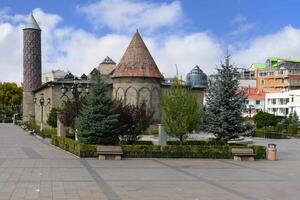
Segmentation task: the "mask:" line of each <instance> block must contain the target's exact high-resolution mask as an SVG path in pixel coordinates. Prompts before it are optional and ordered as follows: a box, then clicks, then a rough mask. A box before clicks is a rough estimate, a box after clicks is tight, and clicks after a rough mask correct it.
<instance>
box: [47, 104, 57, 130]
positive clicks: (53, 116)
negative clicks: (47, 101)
mask: <svg viewBox="0 0 300 200" xmlns="http://www.w3.org/2000/svg"><path fill="white" fill-rule="evenodd" d="M57 111H58V109H57V108H52V109H51V111H50V113H49V116H48V120H47V124H48V125H49V126H52V127H54V128H56V127H57Z"/></svg>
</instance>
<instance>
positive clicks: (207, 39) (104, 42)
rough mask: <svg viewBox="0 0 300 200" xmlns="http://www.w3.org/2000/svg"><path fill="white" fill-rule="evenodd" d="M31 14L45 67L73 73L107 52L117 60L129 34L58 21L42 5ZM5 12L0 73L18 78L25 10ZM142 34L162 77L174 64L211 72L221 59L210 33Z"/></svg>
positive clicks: (171, 71)
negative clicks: (97, 31)
mask: <svg viewBox="0 0 300 200" xmlns="http://www.w3.org/2000/svg"><path fill="white" fill-rule="evenodd" d="M34 15H35V17H36V20H37V21H38V23H39V25H40V27H41V29H42V55H43V58H42V64H43V66H42V68H43V72H47V71H50V70H52V69H57V68H60V69H64V70H70V71H72V72H73V73H74V74H77V75H81V74H82V73H89V72H90V71H91V70H92V69H93V67H96V66H97V65H98V64H99V63H100V62H101V61H102V60H103V59H104V58H105V57H106V56H107V55H108V56H110V57H111V58H112V59H114V60H115V61H116V62H119V60H120V59H121V56H122V55H123V53H124V52H125V50H126V48H127V46H128V44H129V42H130V39H131V37H132V35H127V34H126V35H123V34H106V35H102V36H96V35H95V34H93V33H90V32H87V31H85V30H81V29H75V28H74V27H67V26H62V25H61V24H60V22H61V21H62V20H63V19H62V18H61V17H60V16H58V15H56V14H50V13H45V12H44V11H43V10H41V9H35V10H34ZM6 16H8V18H6V21H5V22H0V29H1V32H0V70H1V72H3V73H2V75H0V81H16V82H21V81H22V65H23V64H22V28H24V23H23V22H24V21H25V20H26V19H28V16H29V15H26V16H25V15H13V16H9V15H6ZM8 19H10V20H8ZM16 19H18V20H16ZM16 21H18V23H17V24H15V23H16ZM142 35H143V32H142ZM144 39H145V42H146V44H147V46H148V47H149V49H150V52H151V54H152V55H153V57H154V58H155V60H156V62H157V65H158V66H159V68H160V70H161V72H162V73H163V74H165V75H166V76H174V75H175V73H176V70H175V67H174V65H175V64H177V65H178V68H179V72H180V73H181V74H182V75H183V77H185V74H186V73H187V72H188V71H189V70H190V69H191V68H192V67H194V66H195V65H197V64H198V65H199V66H200V67H203V69H204V71H211V69H210V68H209V67H211V66H214V65H215V63H216V62H215V61H217V62H218V61H219V60H220V54H221V48H220V45H219V44H218V42H217V41H216V40H215V39H213V38H212V37H211V36H210V35H209V34H208V33H192V34H187V35H183V36H179V35H176V34H174V35H170V36H168V37H167V38H161V37H158V36H156V35H155V34H153V35H152V36H148V37H145V38H144ZM4 74H5V75H4Z"/></svg>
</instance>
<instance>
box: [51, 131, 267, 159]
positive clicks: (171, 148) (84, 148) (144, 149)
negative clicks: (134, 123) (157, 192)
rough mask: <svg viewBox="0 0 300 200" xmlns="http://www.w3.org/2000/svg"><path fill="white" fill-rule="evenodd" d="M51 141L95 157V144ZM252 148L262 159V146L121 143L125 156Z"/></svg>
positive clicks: (219, 153)
mask: <svg viewBox="0 0 300 200" xmlns="http://www.w3.org/2000/svg"><path fill="white" fill-rule="evenodd" d="M51 143H52V144H53V145H55V146H58V147H59V148H62V149H64V150H66V151H69V152H71V153H73V154H75V155H77V156H79V157H97V146H96V145H88V144H81V143H79V142H78V141H75V140H72V139H69V138H65V137H59V136H55V135H53V136H52V141H51ZM234 147H236V148H249V147H250V148H253V149H254V152H255V153H256V159H264V158H265V152H266V147H264V146H258V145H253V146H249V147H248V146H244V147H243V146H229V145H182V146H180V145H167V146H165V147H164V148H163V150H162V151H161V150H160V146H155V145H122V149H123V153H124V155H123V157H125V158H213V159H230V158H232V155H231V149H232V148H234Z"/></svg>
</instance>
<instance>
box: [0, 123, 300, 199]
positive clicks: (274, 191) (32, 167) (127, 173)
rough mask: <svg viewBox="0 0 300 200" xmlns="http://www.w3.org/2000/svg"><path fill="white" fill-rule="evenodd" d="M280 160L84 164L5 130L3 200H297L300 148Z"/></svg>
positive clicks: (283, 144) (0, 164)
mask: <svg viewBox="0 0 300 200" xmlns="http://www.w3.org/2000/svg"><path fill="white" fill-rule="evenodd" d="M256 142H257V143H259V144H267V143H277V144H278V148H279V151H280V153H279V160H278V161H276V162H272V161H256V162H237V161H233V160H207V159H194V160H187V159H177V160H176V159H132V160H123V161H99V160H97V159H79V158H77V157H75V156H73V155H71V154H69V153H67V152H64V151H62V150H60V149H58V148H56V147H53V146H51V145H49V144H48V143H46V142H43V141H41V140H39V139H37V138H35V137H33V136H30V135H29V134H28V133H26V132H24V131H23V130H21V129H20V128H19V127H18V126H14V125H11V124H0V200H8V199H9V200H17V199H19V200H21V199H28V200H29V199H30V200H33V199H41V200H46V199H70V200H71V199H72V200H79V199H81V200H93V199H97V200H98V199H101V200H102V199H104V200H105V199H112V200H121V199H122V200H123V199H126V200H127V199H128V200H135V199H136V200H140V199H143V200H144V199H145V200H148V199H149V200H150V199H151V200H152V199H157V200H160V199H172V200H173V199H175V200H177V199H178V200H182V199H185V200H189V199H191V200H200V199H201V200H206V199H210V200H218V199H222V200H227V199H228V200H244V199H245V200H252V199H253V200H277V199H278V200H281V199H284V200H289V199H291V200H293V199H295V200H298V199H300V193H299V191H300V170H299V169H300V140H297V139H291V140H264V139H257V140H256Z"/></svg>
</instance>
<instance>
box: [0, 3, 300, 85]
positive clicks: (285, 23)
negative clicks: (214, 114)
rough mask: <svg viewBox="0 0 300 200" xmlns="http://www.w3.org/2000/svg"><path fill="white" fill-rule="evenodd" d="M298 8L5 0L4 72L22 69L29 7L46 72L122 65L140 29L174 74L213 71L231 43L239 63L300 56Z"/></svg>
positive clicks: (0, 59) (0, 6)
mask: <svg viewBox="0 0 300 200" xmlns="http://www.w3.org/2000/svg"><path fill="white" fill-rule="evenodd" d="M55 2H56V3H55ZM299 7H300V2H299V1H297V0H285V1H274V0H273V1H271V0H264V1H261V0H252V1H248V0H184V1H176V0H175V1H174V0H164V1H163V0H155V1H154V0H147V1H142V0H122V1H120V0H97V1H96V0H90V1H83V0H72V1H69V0H61V1H53V0H43V1H38V0H26V1H25V0H23V1H20V0H19V1H17V0H1V1H0V28H2V30H4V31H2V33H1V32H0V69H1V70H2V71H3V70H4V71H7V72H8V73H10V70H11V68H12V67H13V68H14V69H20V66H22V55H21V49H22V31H21V29H22V28H23V27H24V26H25V24H26V20H25V19H27V17H28V14H29V13H30V12H31V11H33V12H34V15H35V16H36V18H37V21H38V22H39V23H40V25H41V27H42V29H43V32H42V33H43V35H42V36H43V71H44V72H46V71H49V70H51V69H57V68H62V69H64V70H71V71H74V72H75V73H77V74H80V73H88V71H89V70H91V69H92V68H93V67H95V66H97V63H99V62H100V61H101V60H102V59H104V57H105V56H106V55H107V54H109V56H111V57H112V58H113V59H114V60H115V61H116V62H118V61H119V60H120V58H121V56H122V54H123V53H124V50H125V49H126V47H127V45H128V42H129V41H130V39H131V37H132V35H133V33H134V32H135V30H136V29H139V30H140V32H141V34H142V36H143V37H144V40H145V42H146V44H147V46H148V48H149V49H150V51H151V53H152V55H153V57H154V58H155V60H156V62H157V64H158V66H159V68H160V69H161V71H162V73H163V74H165V76H172V75H174V73H175V67H174V65H175V64H177V65H178V66H179V70H180V73H181V74H182V76H185V74H186V73H187V72H188V71H189V70H190V69H191V68H192V67H193V66H195V65H199V66H200V67H201V68H202V69H203V70H204V71H205V72H206V73H208V74H210V73H213V72H214V69H215V66H216V65H218V64H219V63H220V60H222V59H223V58H224V53H225V51H226V48H227V47H229V50H230V52H231V55H232V62H233V63H234V64H235V65H237V66H239V67H250V65H251V63H254V62H264V60H265V58H266V57H267V56H281V57H296V56H300V30H299V28H300V12H299ZM77 45H79V46H77ZM16 49H17V50H16ZM12 51H13V52H12ZM1 55H2V56H1ZM4 59H5V60H4ZM21 76H22V74H21V73H19V74H18V76H17V78H16V76H5V77H3V76H2V77H1V75H0V81H13V80H14V79H17V81H20V80H21Z"/></svg>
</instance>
